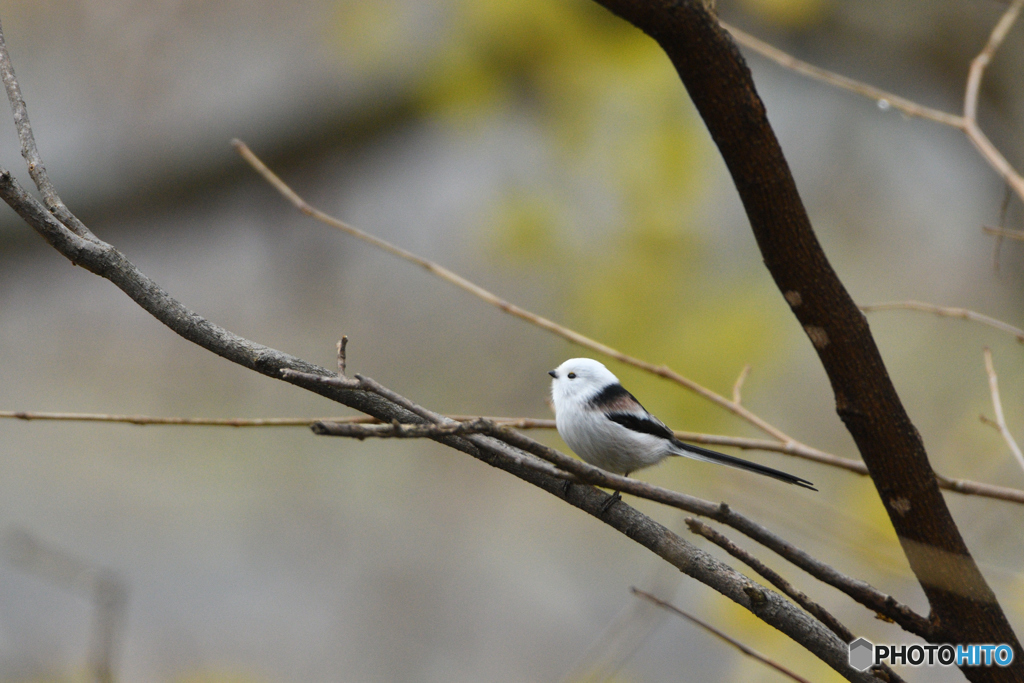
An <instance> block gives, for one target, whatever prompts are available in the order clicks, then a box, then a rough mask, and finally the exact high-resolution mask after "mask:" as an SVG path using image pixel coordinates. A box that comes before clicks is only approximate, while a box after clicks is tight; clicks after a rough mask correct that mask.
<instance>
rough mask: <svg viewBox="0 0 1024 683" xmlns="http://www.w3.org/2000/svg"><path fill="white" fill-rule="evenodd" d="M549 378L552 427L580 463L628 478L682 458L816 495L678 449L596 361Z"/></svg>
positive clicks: (725, 458) (728, 461) (682, 446)
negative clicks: (710, 464) (643, 469)
mask: <svg viewBox="0 0 1024 683" xmlns="http://www.w3.org/2000/svg"><path fill="white" fill-rule="evenodd" d="M548 374H549V375H551V400H552V403H553V404H554V407H555V427H556V429H558V434H559V435H560V436H561V437H562V440H563V441H565V443H566V444H567V445H568V446H569V448H571V449H572V450H573V452H574V453H576V455H578V456H580V458H582V459H583V461H584V462H588V463H590V464H591V465H596V466H597V467H600V468H601V469H603V470H607V471H609V472H612V473H614V474H621V475H625V476H627V477H628V476H629V475H630V474H631V473H632V472H635V471H636V470H639V469H641V468H644V467H650V466H651V465H656V464H658V463H659V462H661V461H662V460H664V459H665V458H667V457H668V456H670V455H682V456H686V457H688V458H693V459H695V460H703V461H705V462H714V463H718V464H720V465H729V466H731V467H737V468H739V469H741V470H747V471H748V472H755V473H757V474H762V475H764V476H766V477H772V478H773V479H778V480H779V481H784V482H786V483H788V484H795V485H796V486H800V487H802V488H805V489H810V490H812V491H817V490H818V489H816V488H815V487H814V484H812V483H811V482H809V481H807V480H806V479H801V478H800V477H797V476H794V475H792V474H787V473H786V472H781V471H779V470H776V469H772V468H771V467H765V466H764V465H759V464H757V463H756V462H750V461H748V460H743V459H742V458H737V457H735V456H732V455H726V454H724V453H719V452H717V451H712V450H708V449H707V448H701V447H700V446H694V445H692V444H688V443H683V442H682V441H680V440H679V439H677V438H676V435H675V434H674V433H673V432H672V430H671V429H669V428H668V427H667V426H665V423H664V422H662V421H661V420H659V419H658V418H656V417H655V416H654V415H651V414H650V413H649V412H647V410H645V409H644V407H643V406H642V405H640V402H639V401H637V400H636V398H635V397H634V396H633V394H631V393H629V392H628V391H626V389H625V387H623V386H622V384H621V383H620V382H619V379H618V378H617V377H616V376H615V375H614V374H613V373H612V372H611V370H609V369H608V368H606V367H605V366H604V365H603V364H602V363H600V362H598V361H596V360H593V359H591V358H570V359H569V360H567V361H565V362H564V363H562V364H561V365H559V366H558V367H557V368H555V369H554V370H551V371H549V372H548Z"/></svg>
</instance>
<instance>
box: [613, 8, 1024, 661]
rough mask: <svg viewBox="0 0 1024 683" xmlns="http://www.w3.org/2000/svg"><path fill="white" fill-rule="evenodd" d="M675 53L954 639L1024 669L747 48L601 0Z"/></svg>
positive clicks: (683, 22)
mask: <svg viewBox="0 0 1024 683" xmlns="http://www.w3.org/2000/svg"><path fill="white" fill-rule="evenodd" d="M598 2H599V3H600V4H602V5H604V6H605V7H607V8H608V9H609V10H611V11H612V12H614V13H616V14H618V15H619V16H621V17H623V18H624V19H626V20H627V21H630V22H631V23H633V24H634V25H636V26H637V27H638V28H640V29H641V30H643V31H644V32H646V33H647V34H648V35H650V36H651V37H652V38H654V40H656V41H657V42H658V44H659V45H661V47H662V48H663V49H664V50H665V52H666V53H667V54H668V57H669V59H670V60H671V61H672V63H673V65H674V66H675V68H676V70H677V71H678V73H679V75H680V77H681V78H682V81H683V84H684V85H685V86H686V88H687V90H688V92H689V93H690V97H691V98H692V99H693V102H694V104H695V106H696V108H697V111H698V112H699V113H700V115H701V117H702V118H703V119H704V122H705V125H707V127H708V130H709V131H710V133H711V137H712V139H713V140H714V141H715V144H716V145H717V146H718V149H719V151H720V152H721V154H722V157H723V159H724V160H725V163H726V166H727V167H728V169H729V172H730V173H731V175H732V178H733V182H734V184H735V185H736V188H737V191H738V192H739V195H740V199H741V201H742V202H743V205H744V208H745V209H746V212H747V216H748V218H749V219H750V224H751V227H752V229H753V232H754V236H755V238H756V240H757V243H758V246H759V247H760V250H761V254H762V256H763V257H764V262H765V265H766V266H767V267H768V271H769V272H770V273H771V276H772V278H773V279H774V280H775V283H776V285H777V286H778V287H779V290H780V291H781V292H782V294H783V296H784V297H785V299H786V301H787V302H788V303H789V305H790V308H791V309H792V311H793V313H794V315H796V317H797V320H798V321H799V322H800V324H801V325H802V326H803V328H804V331H805V332H806V333H807V336H808V337H809V338H810V340H811V342H812V344H813V345H814V348H815V351H816V352H817V353H818V356H819V358H820V359H821V362H822V365H823V366H824V368H825V371H826V373H827V374H828V377H829V380H830V381H831V384H832V389H833V391H834V393H835V397H836V410H837V412H838V413H839V416H840V417H841V418H842V420H843V422H844V423H845V424H846V427H847V429H848V430H849V431H850V433H851V435H852V436H853V438H854V441H855V442H856V444H857V447H858V448H859V450H860V452H861V455H862V456H863V458H864V462H865V464H866V465H867V468H868V471H869V472H870V473H871V478H872V480H873V481H874V483H875V487H876V488H877V490H878V493H879V496H880V498H881V500H882V503H883V504H884V505H885V509H886V511H887V512H888V514H889V519H890V520H891V522H892V524H893V526H894V528H895V530H896V533H897V536H898V537H899V539H900V543H901V545H902V546H903V550H904V553H905V554H906V556H907V559H908V561H909V563H910V566H911V569H912V570H913V571H914V574H915V575H916V576H917V579H918V581H919V582H920V583H921V586H922V588H923V589H924V591H925V594H926V596H927V598H928V602H929V604H930V605H931V608H932V615H933V619H934V623H935V624H936V625H937V627H938V630H937V635H938V637H939V638H940V639H943V642H946V641H948V642H961V643H962V642H991V643H1007V644H1011V645H1012V647H1013V649H1014V661H1013V663H1012V664H1011V666H1010V667H1009V668H1007V669H1003V670H1000V671H998V672H996V671H994V670H987V669H982V668H971V667H965V668H964V674H965V675H966V676H967V677H968V678H969V679H971V680H972V681H992V680H995V679H996V677H999V678H1004V680H1005V677H1007V676H1008V677H1010V678H1013V679H1015V680H1024V649H1022V648H1021V646H1020V643H1019V642H1018V641H1017V638H1016V636H1015V634H1014V632H1013V629H1012V628H1011V626H1010V624H1009V622H1008V621H1007V619H1006V616H1005V615H1004V614H1003V611H1002V608H1001V607H1000V606H999V603H998V601H997V600H996V596H995V594H994V593H993V592H992V590H991V588H990V587H989V586H988V584H987V583H986V581H985V579H984V577H983V576H982V574H981V571H980V570H979V569H978V566H977V564H976V563H975V562H974V559H973V558H972V557H971V555H970V552H969V551H968V549H967V546H966V544H965V543H964V541H963V538H962V537H961V536H960V532H959V530H958V529H957V527H956V524H955V522H954V521H953V518H952V515H950V513H949V510H948V508H947V507H946V503H945V501H944V500H943V498H942V494H941V493H940V491H939V487H938V483H937V481H936V478H935V475H934V473H933V471H932V468H931V465H930V463H929V462H928V456H927V453H926V452H925V449H924V444H923V442H922V440H921V437H920V435H919V434H918V432H917V429H916V428H915V427H914V425H913V423H912V422H911V421H910V418H909V416H908V415H907V413H906V410H905V409H904V407H903V405H902V403H901V402H900V399H899V396H898V395H897V393H896V390H895V388H894V387H893V385H892V382H891V381H890V379H889V375H888V372H887V371H886V368H885V364H884V363H883V361H882V357H881V354H880V353H879V351H878V348H877V346H876V345H875V342H874V339H873V338H872V336H871V332H870V330H869V328H868V325H867V322H866V320H865V318H864V315H863V313H861V312H860V311H859V310H858V309H857V306H856V304H855V303H854V301H853V299H852V298H851V297H850V295H849V293H848V292H847V291H846V289H845V287H844V286H843V284H842V282H841V281H840V280H839V278H838V276H837V275H836V273H835V271H834V270H833V269H832V266H831V264H830V263H829V262H828V259H827V257H826V256H825V252H824V251H823V250H822V248H821V245H820V244H819V243H818V240H817V237H816V236H815V234H814V231H813V229H812V227H811V222H810V219H809V217H808V215H807V212H806V209H805V208H804V206H803V203H802V201H801V199H800V195H799V192H798V191H797V187H796V182H795V180H794V179H793V176H792V174H791V173H790V170H789V165H788V164H787V162H786V159H785V156H784V154H783V152H782V148H781V147H780V146H779V142H778V140H777V139H776V137H775V134H774V132H773V131H772V129H771V126H770V124H769V122H768V118H767V114H766V112H765V108H764V104H763V103H762V102H761V99H760V97H758V95H757V91H756V89H755V87H754V82H753V79H752V78H751V75H750V71H749V69H748V68H747V65H746V63H745V62H744V61H743V58H742V57H741V56H740V53H739V50H738V49H737V48H736V46H735V44H734V43H733V42H732V41H731V40H730V39H729V37H728V35H727V34H726V33H725V31H724V30H723V29H722V28H721V27H720V26H719V24H718V21H717V18H716V17H714V16H713V15H712V14H711V13H710V11H709V10H708V8H707V7H706V5H705V4H704V3H702V2H699V1H698V0H598Z"/></svg>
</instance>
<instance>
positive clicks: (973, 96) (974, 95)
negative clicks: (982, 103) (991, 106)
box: [963, 0, 1024, 200]
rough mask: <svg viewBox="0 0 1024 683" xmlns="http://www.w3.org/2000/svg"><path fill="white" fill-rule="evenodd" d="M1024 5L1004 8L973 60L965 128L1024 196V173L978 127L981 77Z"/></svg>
mask: <svg viewBox="0 0 1024 683" xmlns="http://www.w3.org/2000/svg"><path fill="white" fill-rule="evenodd" d="M1021 7H1024V0H1013V2H1011V3H1010V5H1009V7H1007V8H1006V11H1005V12H1003V16H1002V17H1000V19H999V21H998V22H996V25H995V27H994V28H993V29H992V33H991V34H990V35H989V39H988V42H987V43H986V44H985V47H984V48H982V50H981V52H980V53H978V56H977V57H975V58H974V59H973V60H972V61H971V68H970V70H969V71H968V74H967V87H966V89H965V92H964V126H963V131H964V133H966V134H967V137H968V139H970V141H971V142H972V143H974V146H975V147H976V148H977V149H978V151H979V152H981V155H982V156H983V157H985V159H986V160H987V161H988V163H989V164H990V165H991V166H992V167H993V168H994V169H996V171H998V172H999V174H1000V175H1001V176H1003V180H1005V181H1006V184H1007V185H1009V186H1011V187H1012V188H1013V190H1014V192H1016V193H1017V196H1018V197H1020V198H1021V200H1024V177H1021V175H1020V174H1019V173H1017V171H1016V170H1015V169H1014V168H1013V166H1011V165H1010V162H1009V161H1007V160H1006V157H1004V156H1003V155H1002V153H1001V152H1000V151H999V150H998V149H996V146H995V145H993V144H992V142H991V140H989V139H988V136H986V135H985V133H983V132H982V130H981V128H979V127H978V119H977V114H978V93H979V92H980V90H981V78H982V75H983V74H984V73H985V68H986V67H987V66H988V64H989V62H990V61H991V60H992V56H993V55H994V54H995V52H996V50H998V49H999V46H1000V45H1001V44H1002V42H1003V40H1004V39H1005V38H1006V34H1007V33H1008V32H1009V31H1010V27H1011V26H1013V24H1014V22H1015V21H1017V17H1018V15H1019V14H1020V10H1021Z"/></svg>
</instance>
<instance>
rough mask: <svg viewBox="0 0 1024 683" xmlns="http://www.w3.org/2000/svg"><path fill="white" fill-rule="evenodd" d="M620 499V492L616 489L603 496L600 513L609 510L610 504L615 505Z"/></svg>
mask: <svg viewBox="0 0 1024 683" xmlns="http://www.w3.org/2000/svg"><path fill="white" fill-rule="evenodd" d="M620 500H622V494H621V493H619V492H618V491H616V492H615V493H613V494H612V495H610V496H608V497H607V498H605V500H604V502H603V503H601V514H602V515H603V514H604V513H606V512H608V511H609V510H611V508H612V505H615V504H616V503H618V502H619V501H620Z"/></svg>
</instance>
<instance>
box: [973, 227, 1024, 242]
mask: <svg viewBox="0 0 1024 683" xmlns="http://www.w3.org/2000/svg"><path fill="white" fill-rule="evenodd" d="M981 229H982V231H983V232H984V233H985V234H986V235H996V236H997V237H1006V238H1009V239H1011V240H1018V241H1022V242H1024V230H1010V229H1009V228H997V227H995V226H992V225H983V226H981Z"/></svg>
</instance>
